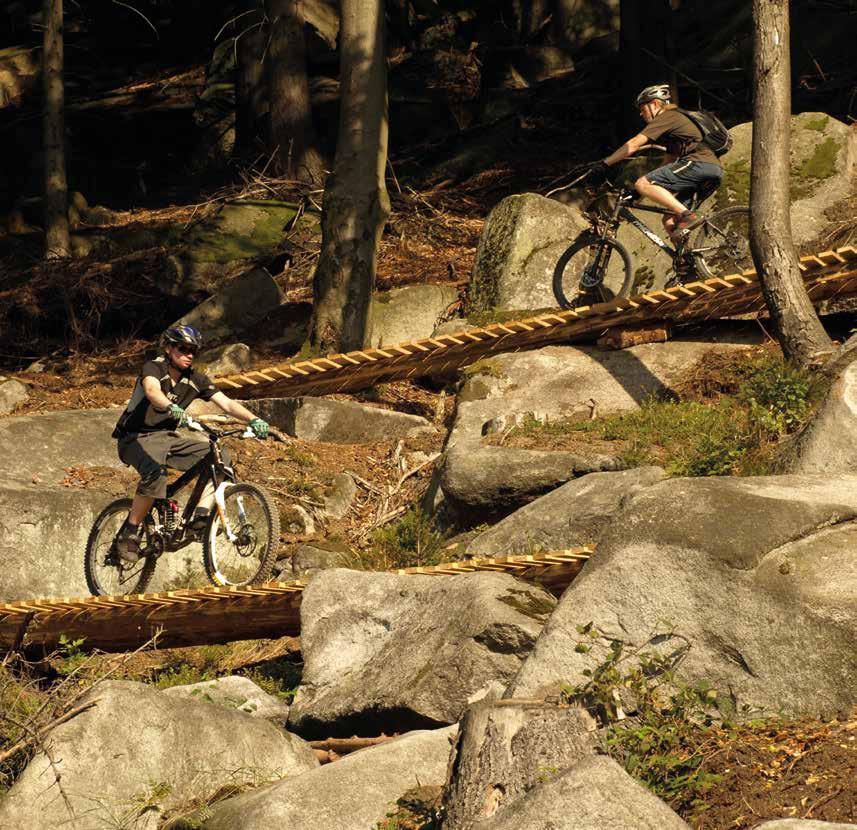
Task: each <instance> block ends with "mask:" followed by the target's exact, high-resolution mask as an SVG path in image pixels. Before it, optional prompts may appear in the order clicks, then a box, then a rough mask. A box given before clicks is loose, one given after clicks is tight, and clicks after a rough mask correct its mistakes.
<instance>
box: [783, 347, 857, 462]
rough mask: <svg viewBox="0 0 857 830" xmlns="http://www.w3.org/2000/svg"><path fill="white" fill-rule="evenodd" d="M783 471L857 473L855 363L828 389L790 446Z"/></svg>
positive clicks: (856, 375)
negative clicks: (811, 417) (819, 404)
mask: <svg viewBox="0 0 857 830" xmlns="http://www.w3.org/2000/svg"><path fill="white" fill-rule="evenodd" d="M782 466H783V469H784V471H785V472H790V473H831V474H834V473H849V472H854V471H857V362H854V363H851V364H850V365H849V366H847V367H846V369H845V371H843V372H842V374H841V375H840V376H839V377H838V378H837V379H836V381H835V382H834V384H833V386H831V387H830V390H829V392H828V393H827V397H826V398H825V399H824V401H823V403H822V404H821V406H820V407H819V409H818V412H817V413H816V415H815V417H814V418H813V419H812V420H811V421H810V422H809V424H808V425H807V427H806V429H805V430H804V431H803V432H802V433H801V434H800V435H799V436H798V438H797V439H796V440H795V442H794V444H793V445H792V446H791V447H789V449H788V451H787V456H786V458H785V459H784V460H783V465H782Z"/></svg>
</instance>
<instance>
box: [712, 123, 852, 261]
mask: <svg viewBox="0 0 857 830" xmlns="http://www.w3.org/2000/svg"><path fill="white" fill-rule="evenodd" d="M729 132H730V133H731V135H732V139H733V141H734V144H733V146H732V149H731V150H730V151H729V152H728V153H727V154H726V155H725V156H723V158H722V159H721V163H722V164H723V170H724V177H723V184H722V185H721V186H720V190H719V191H718V193H717V196H716V203H717V207H726V206H728V205H732V204H742V205H746V204H749V201H750V156H751V151H752V147H753V124H752V122H748V123H746V124H739V125H737V126H736V127H733V128H732V129H731V130H730V131H729ZM790 154H791V219H792V235H793V237H794V241H795V244H797V245H803V244H805V243H807V242H810V241H813V240H815V239H816V238H817V237H818V236H819V235H820V234H821V232H822V231H823V230H824V228H825V225H826V223H827V221H828V220H826V219H825V215H824V211H825V209H826V208H828V207H830V205H833V204H835V203H836V202H838V201H839V200H841V199H844V198H846V197H847V196H848V195H849V194H850V193H853V192H854V179H853V176H854V170H855V165H857V133H855V131H854V130H853V129H851V128H849V127H848V126H847V125H846V124H843V123H842V122H841V121H837V120H836V119H835V118H831V117H830V116H829V115H826V114H825V113H822V112H804V113H801V114H800V115H794V116H792V119H791V139H790Z"/></svg>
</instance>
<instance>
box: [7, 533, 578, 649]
mask: <svg viewBox="0 0 857 830" xmlns="http://www.w3.org/2000/svg"><path fill="white" fill-rule="evenodd" d="M592 552H593V548H591V547H588V546H584V547H580V548H575V549H572V550H561V551H551V552H549V553H534V554H529V555H525V556H495V557H479V558H475V559H469V560H466V561H463V562H447V563H445V564H442V565H434V566H431V567H420V568H404V569H401V570H396V571H392V573H395V574H399V575H411V574H412V575H425V576H452V575H456V574H464V573H474V572H477V571H498V572H501V573H509V574H512V575H513V576H516V577H518V578H519V579H525V580H528V581H530V582H535V583H537V584H539V585H542V586H543V587H545V588H546V589H547V590H548V591H550V592H551V593H553V594H555V595H556V596H559V594H561V593H562V591H563V590H565V588H566V587H567V586H568V585H569V583H570V582H571V581H572V580H573V579H574V577H575V576H577V574H578V573H579V572H580V569H581V568H582V567H583V565H584V563H585V562H586V560H587V559H588V558H589V556H590V555H591V554H592ZM304 585H305V583H303V582H301V581H294V582H268V583H265V584H264V585H254V586H252V587H248V588H200V589H196V590H192V589H188V590H181V591H168V592H165V593H160V594H135V595H132V596H121V597H81V598H73V599H71V598H68V597H55V598H53V599H36V600H23V601H19V602H10V603H4V604H0V649H2V650H8V649H12V648H18V647H20V648H22V649H24V650H26V651H30V652H32V651H42V650H44V651H50V650H51V649H53V648H54V647H55V646H56V645H57V643H58V642H59V638H60V636H61V635H62V634H65V635H67V636H68V637H69V638H71V639H79V638H83V639H84V644H83V648H85V649H100V650H102V651H129V650H131V649H134V648H137V647H138V646H141V645H143V644H144V643H145V642H147V641H148V640H150V639H151V638H152V637H154V636H155V635H157V638H158V639H157V642H158V645H159V646H160V647H161V648H168V647H175V646H192V645H204V644H208V643H226V642H230V641H232V640H253V639H259V638H273V637H285V636H289V635H291V636H297V635H299V634H300V605H301V596H302V592H303V589H304Z"/></svg>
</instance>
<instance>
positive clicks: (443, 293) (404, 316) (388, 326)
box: [367, 285, 458, 348]
mask: <svg viewBox="0 0 857 830" xmlns="http://www.w3.org/2000/svg"><path fill="white" fill-rule="evenodd" d="M457 300H458V289H457V288H456V287H455V286H453V285H408V286H406V287H404V288H394V289H393V290H392V291H385V292H383V293H379V294H376V295H375V300H374V302H373V304H372V328H371V331H370V334H369V339H368V344H367V345H368V346H370V347H372V348H378V347H381V348H383V347H384V346H394V345H396V344H397V343H403V342H404V341H406V340H418V339H420V338H423V337H431V336H432V332H434V330H435V328H437V325H438V321H440V320H442V319H443V318H444V317H445V316H446V314H447V312H448V311H449V308H450V306H452V305H453V304H454V303H455V302H456V301H457Z"/></svg>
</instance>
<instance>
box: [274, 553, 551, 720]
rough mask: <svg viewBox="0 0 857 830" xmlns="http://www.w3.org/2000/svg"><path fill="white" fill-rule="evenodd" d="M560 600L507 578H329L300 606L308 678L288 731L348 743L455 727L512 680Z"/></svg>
mask: <svg viewBox="0 0 857 830" xmlns="http://www.w3.org/2000/svg"><path fill="white" fill-rule="evenodd" d="M555 603H556V600H555V599H554V598H553V597H552V596H550V594H548V593H546V592H545V591H543V590H541V589H540V588H537V587H535V586H532V585H527V584H524V583H521V582H518V581H516V580H515V579H513V578H512V577H510V576H506V575H505V574H468V575H466V576H456V577H435V576H395V575H393V574H380V573H362V572H358V571H345V570H330V571H322V572H321V573H319V574H317V575H316V576H315V577H314V578H313V580H312V581H311V582H310V584H309V586H308V587H307V589H306V590H305V592H304V596H303V601H302V603H301V646H302V649H303V655H304V661H305V662H304V674H303V679H302V682H301V686H300V688H299V689H298V693H297V696H296V697H295V700H294V703H293V704H292V707H291V712H290V714H289V728H290V729H292V730H294V731H295V732H298V734H301V735H307V736H315V735H324V736H329V735H346V736H347V735H352V734H378V733H380V732H381V731H386V732H387V733H388V734H389V733H390V732H391V731H403V730H407V729H410V728H418V727H424V726H427V725H440V724H449V723H454V722H455V721H457V720H458V718H459V717H460V715H461V713H462V711H463V710H464V707H465V705H466V703H467V699H468V698H469V697H471V696H472V695H474V694H475V693H477V692H479V691H480V690H481V689H483V688H485V687H486V686H488V684H490V683H491V682H492V681H499V682H501V683H503V684H505V683H508V682H509V681H510V680H511V679H512V677H513V676H514V675H515V673H516V672H517V671H518V668H519V667H520V664H521V661H522V659H523V658H524V657H525V656H526V654H527V653H528V652H529V650H530V648H531V646H532V643H533V642H534V641H535V638H536V637H537V636H538V633H539V631H540V630H541V628H542V625H543V624H544V621H545V619H546V618H547V615H548V614H550V612H551V610H552V609H553V608H554V607H555Z"/></svg>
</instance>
